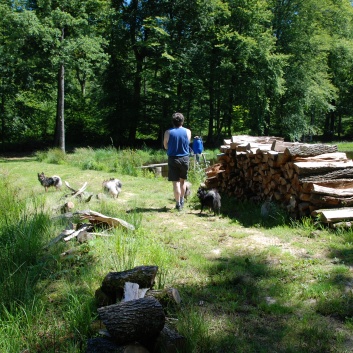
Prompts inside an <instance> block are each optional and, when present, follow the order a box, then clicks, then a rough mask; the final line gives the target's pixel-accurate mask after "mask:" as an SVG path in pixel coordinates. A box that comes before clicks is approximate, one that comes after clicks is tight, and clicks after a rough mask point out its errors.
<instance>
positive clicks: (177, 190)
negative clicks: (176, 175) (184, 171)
mask: <svg viewBox="0 0 353 353" xmlns="http://www.w3.org/2000/svg"><path fill="white" fill-rule="evenodd" d="M173 192H174V198H175V202H176V205H177V208H178V205H179V206H180V197H181V190H180V181H173ZM184 193H185V191H184Z"/></svg>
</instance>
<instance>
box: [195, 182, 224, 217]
mask: <svg viewBox="0 0 353 353" xmlns="http://www.w3.org/2000/svg"><path fill="white" fill-rule="evenodd" d="M197 196H198V198H199V200H200V202H201V211H200V213H201V212H202V211H203V209H204V207H208V208H210V209H212V211H213V213H214V215H216V214H219V213H220V211H221V195H220V194H219V193H218V191H217V189H211V190H207V189H205V188H204V187H202V186H200V187H199V189H198V190H197Z"/></svg>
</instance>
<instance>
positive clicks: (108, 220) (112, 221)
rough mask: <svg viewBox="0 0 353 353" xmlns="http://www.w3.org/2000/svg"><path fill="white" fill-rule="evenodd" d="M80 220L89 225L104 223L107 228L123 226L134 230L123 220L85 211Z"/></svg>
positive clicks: (133, 228)
mask: <svg viewBox="0 0 353 353" xmlns="http://www.w3.org/2000/svg"><path fill="white" fill-rule="evenodd" d="M80 218H81V219H87V220H88V221H89V222H90V223H94V224H96V223H105V224H107V225H108V226H110V227H114V228H115V227H118V226H123V227H125V228H127V229H130V230H135V227H134V226H133V225H132V224H130V223H128V222H126V221H124V220H123V219H120V218H115V217H108V216H105V215H103V214H101V213H98V212H95V211H91V210H89V211H86V212H84V213H83V214H81V216H80Z"/></svg>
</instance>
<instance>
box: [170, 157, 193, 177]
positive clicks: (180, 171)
mask: <svg viewBox="0 0 353 353" xmlns="http://www.w3.org/2000/svg"><path fill="white" fill-rule="evenodd" d="M188 170H189V156H184V157H168V181H179V179H187V178H188Z"/></svg>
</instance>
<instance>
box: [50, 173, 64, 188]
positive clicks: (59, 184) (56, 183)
mask: <svg viewBox="0 0 353 353" xmlns="http://www.w3.org/2000/svg"><path fill="white" fill-rule="evenodd" d="M52 178H53V180H54V186H55V187H56V188H57V189H60V188H61V187H62V185H63V182H62V180H61V178H60V177H59V176H58V175H53V176H52Z"/></svg>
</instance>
